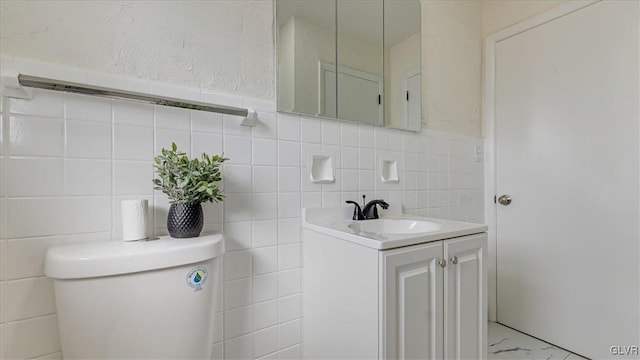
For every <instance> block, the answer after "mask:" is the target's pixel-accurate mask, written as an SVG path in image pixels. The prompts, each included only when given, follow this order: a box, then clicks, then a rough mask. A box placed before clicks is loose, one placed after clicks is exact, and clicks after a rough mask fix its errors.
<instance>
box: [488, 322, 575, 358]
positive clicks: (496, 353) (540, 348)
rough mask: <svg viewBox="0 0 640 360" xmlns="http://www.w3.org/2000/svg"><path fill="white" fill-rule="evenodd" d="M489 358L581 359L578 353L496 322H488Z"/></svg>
mask: <svg viewBox="0 0 640 360" xmlns="http://www.w3.org/2000/svg"><path fill="white" fill-rule="evenodd" d="M488 340H489V347H488V352H489V354H488V356H487V359H489V360H498V359H501V360H503V359H512V360H516V359H535V360H556V359H560V360H582V359H585V358H583V357H582V356H580V355H577V354H574V353H571V352H568V351H566V350H563V349H560V348H557V347H555V346H553V345H551V344H548V343H546V342H544V341H540V340H538V339H535V338H532V337H530V336H528V335H525V334H523V333H521V332H518V331H515V330H512V329H510V328H508V327H506V326H503V325H500V324H498V323H494V322H489V334H488Z"/></svg>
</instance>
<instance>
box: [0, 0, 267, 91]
mask: <svg viewBox="0 0 640 360" xmlns="http://www.w3.org/2000/svg"><path fill="white" fill-rule="evenodd" d="M186 4H188V6H185V2H184V1H90V0H85V1H9V0H7V1H5V0H3V1H2V2H1V3H0V52H1V53H3V54H7V55H14V56H20V57H25V58H31V59H37V60H44V61H48V62H53V63H58V64H65V65H71V66H78V67H81V68H86V69H91V70H97V71H102V72H108V73H115V74H121V75H127V76H133V77H137V78H141V79H146V80H159V81H165V82H170V83H174V84H182V85H188V86H195V87H201V86H202V87H204V88H207V89H214V90H222V91H226V92H230V93H234V94H242V95H248V96H252V97H258V98H263V99H273V98H274V88H275V85H274V75H273V73H274V51H273V36H272V34H273V31H272V24H273V6H272V3H271V1H189V2H187V3H186Z"/></svg>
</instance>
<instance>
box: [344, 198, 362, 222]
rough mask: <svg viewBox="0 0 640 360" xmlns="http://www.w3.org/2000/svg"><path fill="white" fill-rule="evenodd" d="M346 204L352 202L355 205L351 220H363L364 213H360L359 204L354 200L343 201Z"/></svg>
mask: <svg viewBox="0 0 640 360" xmlns="http://www.w3.org/2000/svg"><path fill="white" fill-rule="evenodd" d="M345 202H346V203H347V204H353V205H355V207H354V208H353V220H364V215H362V209H361V208H360V205H359V204H358V203H357V202H355V201H351V200H349V201H345Z"/></svg>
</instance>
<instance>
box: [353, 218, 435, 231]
mask: <svg viewBox="0 0 640 360" xmlns="http://www.w3.org/2000/svg"><path fill="white" fill-rule="evenodd" d="M349 228H351V229H352V230H354V231H356V232H359V233H360V232H367V233H375V234H420V233H427V232H432V231H436V230H440V224H439V223H437V222H434V221H427V220H417V219H375V220H361V221H358V222H354V223H353V224H350V225H349Z"/></svg>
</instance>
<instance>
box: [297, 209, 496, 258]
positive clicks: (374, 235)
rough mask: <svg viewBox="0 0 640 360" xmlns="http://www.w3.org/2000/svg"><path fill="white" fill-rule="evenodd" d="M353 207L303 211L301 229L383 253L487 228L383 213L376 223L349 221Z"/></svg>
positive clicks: (473, 232)
mask: <svg viewBox="0 0 640 360" xmlns="http://www.w3.org/2000/svg"><path fill="white" fill-rule="evenodd" d="M352 217H353V207H352V206H348V207H339V208H331V207H309V208H304V209H302V224H301V225H302V228H303V229H304V230H305V231H306V230H309V231H314V232H317V233H321V234H325V235H329V236H331V237H333V238H338V239H342V240H347V241H350V242H354V243H357V244H360V245H364V246H368V247H370V248H373V249H378V250H386V249H394V248H397V247H402V246H410V245H415V244H422V243H427V242H431V241H438V240H442V239H450V238H454V237H459V236H465V235H472V234H478V233H481V232H485V231H487V226H486V225H482V224H472V223H466V222H460V221H453V220H447V219H432V218H427V217H422V216H417V215H410V214H402V213H400V212H394V213H390V212H386V211H384V212H382V214H381V216H380V218H379V219H374V220H358V221H354V220H352Z"/></svg>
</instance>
